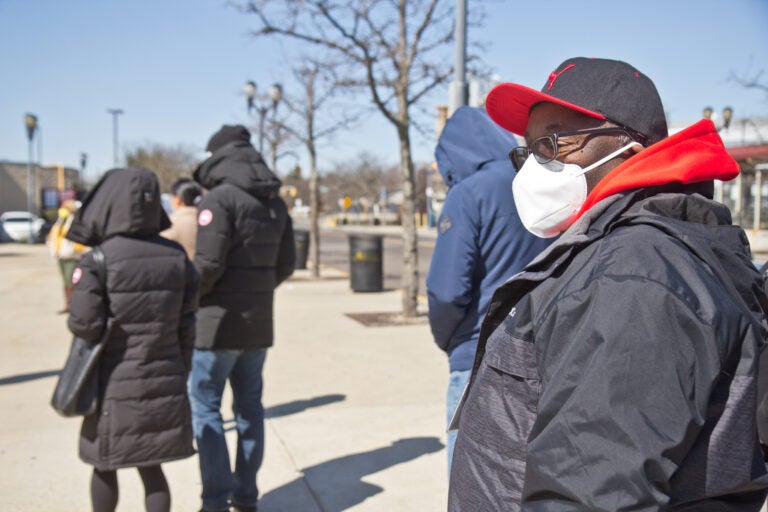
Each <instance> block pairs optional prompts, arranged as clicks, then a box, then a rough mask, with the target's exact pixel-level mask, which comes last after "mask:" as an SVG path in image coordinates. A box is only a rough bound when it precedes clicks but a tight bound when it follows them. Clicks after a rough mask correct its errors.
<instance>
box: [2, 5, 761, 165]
mask: <svg viewBox="0 0 768 512" xmlns="http://www.w3.org/2000/svg"><path fill="white" fill-rule="evenodd" d="M274 1H279V0H274ZM448 1H451V2H453V0H448ZM475 3H476V2H475V1H474V0H468V8H469V9H472V8H473V4H475ZM484 9H485V10H486V12H487V13H488V17H487V20H486V22H485V26H484V27H483V28H482V29H471V30H470V31H469V34H468V38H469V39H480V40H482V41H483V42H485V43H486V44H487V51H485V53H484V54H483V58H484V61H485V63H486V64H487V65H488V66H489V67H490V68H491V69H492V70H493V71H494V72H496V73H498V74H499V75H500V76H501V78H502V80H503V81H514V82H519V83H523V84H525V85H528V86H531V87H534V88H539V87H540V86H541V85H542V84H543V83H544V81H545V79H546V77H547V76H548V74H549V72H550V71H551V70H552V69H553V68H554V67H555V66H557V64H559V63H560V62H562V61H563V60H565V59H566V58H568V57H572V56H587V57H606V58H615V59H620V60H625V61H627V62H629V63H631V64H633V65H634V66H636V67H637V68H638V69H640V70H641V71H643V72H644V73H646V74H647V75H648V76H650V77H651V78H652V79H653V80H654V82H655V83H656V85H657V88H658V89H659V92H660V94H661V97H662V100H663V102H664V104H665V108H666V110H667V111H668V113H669V116H670V118H671V120H672V121H673V122H685V123H689V122H690V123H692V122H694V121H696V120H697V119H699V118H700V117H701V111H702V109H703V107H705V106H707V105H711V106H712V107H714V108H715V109H716V110H720V109H722V107H724V106H726V105H730V106H732V107H733V108H734V111H735V117H736V118H740V117H768V97H767V96H766V94H765V93H762V92H760V91H756V90H746V89H744V88H742V87H741V86H739V85H737V84H736V83H734V82H733V81H729V80H728V77H729V74H730V73H731V72H732V71H733V72H736V73H740V74H756V73H757V72H759V71H761V70H764V73H763V77H762V81H763V82H764V83H768V29H767V28H766V27H767V26H768V25H767V23H768V0H729V1H725V0H645V1H643V2H629V1H625V2H622V1H613V2H608V1H597V0H580V1H578V2H574V1H572V0H571V1H561V0H550V1H548V2H539V1H533V0H529V1H528V2H523V1H520V0H515V1H512V0H490V1H486V2H484ZM252 28H253V22H252V20H251V18H250V17H248V16H244V15H242V14H240V13H239V12H238V11H236V10H235V9H234V8H232V7H231V6H229V5H228V3H227V2H226V1H224V0H186V1H184V2H182V1H180V0H175V1H173V0H66V1H63V0H0V69H2V73H1V74H0V77H1V78H0V160H12V161H21V162H24V161H26V159H27V140H26V134H25V129H24V125H23V118H24V114H25V113H26V112H33V113H35V114H36V115H37V116H38V118H39V120H40V124H41V134H42V157H43V163H45V164H53V163H63V164H66V165H69V166H72V167H78V166H79V163H78V162H79V155H80V152H81V151H84V152H86V153H87V154H88V156H89V160H88V168H87V173H88V174H89V175H91V176H93V175H94V174H99V173H101V172H103V171H104V170H106V169H109V168H110V167H111V166H112V117H111V115H110V114H108V113H107V111H106V110H107V109H108V108H121V109H123V110H124V111H125V114H124V115H122V116H120V119H119V133H120V146H121V152H122V150H124V149H125V148H126V147H130V146H133V145H136V144H141V143H144V142H147V141H151V142H158V143H161V144H166V145H176V144H184V145H188V146H191V147H194V148H198V149H199V150H200V151H202V148H203V147H204V146H205V143H206V141H207V139H208V137H209V136H210V135H211V133H212V132H213V131H215V130H216V129H217V128H218V127H219V126H220V125H221V124H223V123H242V122H247V121H248V118H247V116H246V111H245V99H244V97H243V94H242V85H243V83H244V82H245V81H246V80H254V81H256V83H257V84H259V86H268V85H269V84H271V83H272V82H275V81H279V82H282V83H283V84H284V85H285V86H286V87H290V77H291V74H290V70H289V69H288V66H286V65H285V62H284V56H285V54H286V53H285V52H286V51H290V49H291V47H290V45H288V46H287V50H281V49H280V45H278V44H277V43H275V42H271V41H268V40H264V39H259V40H255V39H253V38H251V37H249V36H248V31H249V29H252ZM434 102H435V104H437V103H447V88H445V89H443V90H442V91H439V94H438V95H437V96H436V97H435V100H434ZM428 107H429V105H428ZM430 126H431V125H430ZM433 146H434V140H433V139H432V138H431V137H426V138H420V137H418V136H416V134H414V147H415V155H416V158H417V159H418V160H421V161H428V160H430V159H431V158H432V153H433V149H434V148H433ZM297 151H298V152H300V150H297ZM361 151H369V152H371V153H373V154H376V155H379V156H380V157H381V158H382V160H384V161H385V162H387V163H396V162H397V160H398V143H397V136H396V134H395V131H394V129H393V128H392V127H391V126H390V125H389V124H388V123H387V122H386V121H383V120H381V119H379V118H378V116H376V115H372V116H370V117H369V120H368V121H366V122H364V123H363V124H361V125H359V126H358V127H357V128H356V129H355V130H354V132H353V133H342V134H339V135H337V136H336V137H335V139H334V140H333V142H331V143H330V144H328V145H326V146H324V147H322V148H321V149H320V159H321V161H320V165H321V168H326V169H327V168H329V167H330V166H331V163H332V162H334V161H340V160H344V159H349V158H352V157H353V156H354V155H355V154H356V153H358V152H361ZM287 160H290V159H285V161H283V160H281V163H280V165H279V167H288V166H292V165H293V163H294V162H293V161H290V162H289V161H287ZM303 160H304V159H303V158H302V161H303ZM285 170H286V169H282V168H280V172H285Z"/></svg>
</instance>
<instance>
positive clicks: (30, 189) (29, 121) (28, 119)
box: [24, 114, 37, 244]
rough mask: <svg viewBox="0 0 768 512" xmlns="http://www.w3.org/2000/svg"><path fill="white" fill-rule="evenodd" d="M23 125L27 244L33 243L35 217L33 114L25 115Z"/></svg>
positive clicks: (34, 125)
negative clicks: (27, 156) (26, 157)
mask: <svg viewBox="0 0 768 512" xmlns="http://www.w3.org/2000/svg"><path fill="white" fill-rule="evenodd" d="M24 124H25V125H26V127H27V141H28V142H29V143H28V149H29V159H28V161H27V211H29V215H30V217H29V238H28V239H27V243H30V244H31V243H34V239H33V236H32V227H33V222H32V219H33V216H34V215H35V212H34V211H35V174H34V171H33V169H32V159H33V154H32V140H33V139H34V138H35V130H36V129H37V116H36V115H34V114H27V115H25V116H24Z"/></svg>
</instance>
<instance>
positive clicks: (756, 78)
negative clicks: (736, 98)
mask: <svg viewBox="0 0 768 512" xmlns="http://www.w3.org/2000/svg"><path fill="white" fill-rule="evenodd" d="M764 72H765V70H763V69H761V70H760V71H756V72H750V70H747V71H745V72H743V73H736V72H735V71H733V70H731V72H730V75H729V77H728V79H729V80H732V81H734V82H736V83H737V84H738V85H740V86H742V87H744V88H745V89H756V90H758V91H762V92H764V93H765V94H766V98H768V80H766V79H764V78H763V73H764Z"/></svg>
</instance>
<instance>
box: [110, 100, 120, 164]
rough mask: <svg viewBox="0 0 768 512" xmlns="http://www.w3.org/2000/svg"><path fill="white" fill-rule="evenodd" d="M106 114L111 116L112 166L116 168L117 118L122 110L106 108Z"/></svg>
mask: <svg viewBox="0 0 768 512" xmlns="http://www.w3.org/2000/svg"><path fill="white" fill-rule="evenodd" d="M107 112H109V113H110V114H112V152H113V154H114V156H113V158H114V165H115V167H117V166H118V165H119V158H118V149H117V148H118V146H119V145H118V140H117V116H119V115H120V114H123V113H124V111H123V109H120V108H108V109H107Z"/></svg>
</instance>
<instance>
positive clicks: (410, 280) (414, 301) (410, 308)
mask: <svg viewBox="0 0 768 512" xmlns="http://www.w3.org/2000/svg"><path fill="white" fill-rule="evenodd" d="M397 134H398V137H399V138H400V176H401V181H402V186H403V316H404V317H405V318H414V317H415V316H416V315H417V314H418V311H417V305H418V293H419V265H418V261H419V258H418V233H417V232H416V219H415V213H416V208H415V205H416V202H415V198H414V191H415V189H416V187H415V185H414V177H413V159H412V157H411V138H410V135H409V133H408V124H407V122H406V124H405V125H404V126H403V125H400V127H398V131H397Z"/></svg>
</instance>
